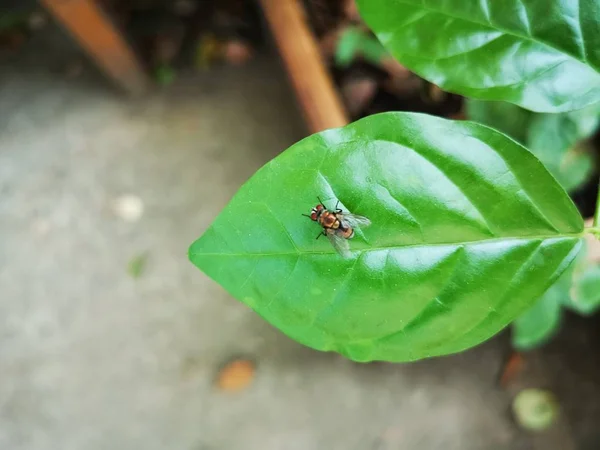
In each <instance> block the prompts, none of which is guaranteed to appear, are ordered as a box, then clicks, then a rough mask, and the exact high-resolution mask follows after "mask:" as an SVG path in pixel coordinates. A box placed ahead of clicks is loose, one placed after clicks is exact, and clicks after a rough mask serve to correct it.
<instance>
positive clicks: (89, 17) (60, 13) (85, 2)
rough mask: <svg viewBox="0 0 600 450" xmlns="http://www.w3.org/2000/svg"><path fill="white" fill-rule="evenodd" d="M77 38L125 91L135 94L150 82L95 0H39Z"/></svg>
mask: <svg viewBox="0 0 600 450" xmlns="http://www.w3.org/2000/svg"><path fill="white" fill-rule="evenodd" d="M41 2H42V3H43V4H44V5H45V6H46V8H47V9H48V11H50V13H51V14H53V15H54V16H55V17H56V19H57V20H58V21H59V22H60V23H61V24H62V25H63V26H64V27H65V28H66V29H67V30H68V31H69V32H70V33H71V34H72V35H73V36H74V37H75V39H77V41H78V42H79V44H80V45H81V46H82V47H83V48H84V49H85V50H86V51H87V53H89V54H90V56H91V57H92V58H93V59H94V60H95V61H96V63H97V64H98V65H99V66H100V68H101V69H102V70H103V71H104V72H105V73H106V74H107V75H109V76H110V77H111V78H112V79H113V80H114V81H116V82H117V83H118V84H119V85H120V86H121V87H123V88H124V89H126V90H127V91H129V92H131V93H134V94H138V93H141V92H143V91H144V90H145V88H146V87H147V86H148V84H149V79H148V77H147V76H146V74H145V72H144V70H143V69H142V66H141V65H140V63H139V62H138V61H137V59H136V57H135V55H134V53H133V52H132V51H131V49H130V48H129V46H128V45H127V43H126V42H125V39H123V36H121V34H120V33H119V31H118V30H117V28H116V27H115V25H114V24H113V23H112V22H111V21H110V19H109V18H108V17H107V16H106V14H105V13H104V12H103V11H102V10H101V8H100V7H99V6H98V5H97V4H96V2H95V1H94V0H41Z"/></svg>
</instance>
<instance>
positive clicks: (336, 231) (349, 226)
mask: <svg viewBox="0 0 600 450" xmlns="http://www.w3.org/2000/svg"><path fill="white" fill-rule="evenodd" d="M338 205H339V201H338V202H337V204H336V205H335V209H334V210H333V211H330V210H328V209H327V208H326V207H325V205H324V204H323V202H321V199H319V204H318V205H316V206H315V207H314V208H312V209H311V211H310V216H309V215H306V214H303V215H304V216H306V217H309V218H310V219H311V220H312V221H314V222H317V223H318V224H319V225H321V227H323V230H322V231H321V233H319V235H318V236H317V239H319V238H320V237H321V236H327V238H328V239H329V241H330V242H331V244H332V245H333V247H334V248H335V250H336V251H337V252H338V253H340V254H341V255H342V256H344V257H348V256H350V246H349V244H348V239H352V238H353V237H354V230H355V228H357V227H368V226H369V225H371V221H370V220H369V219H367V218H366V217H363V216H359V215H356V214H351V213H347V212H344V211H342V210H341V209H340V208H338Z"/></svg>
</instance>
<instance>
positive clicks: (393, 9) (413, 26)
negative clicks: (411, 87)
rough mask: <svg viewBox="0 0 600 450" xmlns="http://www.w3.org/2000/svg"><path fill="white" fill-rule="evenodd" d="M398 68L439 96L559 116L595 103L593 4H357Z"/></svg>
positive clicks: (364, 0)
mask: <svg viewBox="0 0 600 450" xmlns="http://www.w3.org/2000/svg"><path fill="white" fill-rule="evenodd" d="M357 3H358V5H359V9H360V12H361V15H362V17H363V19H364V20H365V21H366V23H367V24H368V25H369V26H370V27H371V29H372V30H373V31H374V32H375V33H376V34H377V36H378V38H379V40H380V41H381V42H382V43H383V45H384V46H385V47H387V48H388V49H389V50H390V52H391V53H392V55H393V56H394V57H395V58H396V59H398V60H399V61H400V62H401V63H402V64H403V65H405V66H406V67H408V68H409V69H411V70H413V71H414V72H415V73H417V74H418V75H420V76H422V77H423V78H426V79H427V80H429V81H431V82H433V83H435V84H437V85H439V86H440V87H442V88H443V89H444V90H447V91H450V92H456V93H459V94H462V95H465V96H468V97H473V98H480V99H486V100H504V101H508V102H511V103H515V104H518V105H521V106H523V107H524V108H526V109H529V110H532V111H541V112H559V111H569V110H574V109H579V108H583V107H584V106H586V105H590V104H592V103H596V102H598V101H600V20H599V17H600V0H581V1H568V0H518V1H517V0H503V1H465V0H358V1H357Z"/></svg>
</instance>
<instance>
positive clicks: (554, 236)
mask: <svg viewBox="0 0 600 450" xmlns="http://www.w3.org/2000/svg"><path fill="white" fill-rule="evenodd" d="M584 234H585V232H584V231H582V232H580V233H562V234H549V235H534V236H519V237H501V238H493V239H479V240H473V241H463V242H436V243H432V244H408V245H390V246H386V247H370V248H368V249H357V250H354V251H352V253H359V254H363V253H369V252H377V251H382V250H393V249H406V248H418V247H448V246H459V245H472V244H481V243H486V244H487V243H493V242H502V241H531V240H533V241H535V240H549V239H561V238H577V239H581V238H583V237H584ZM335 254H337V252H336V251H335V250H334V249H332V250H331V251H327V252H323V251H303V252H299V251H288V252H268V253H251V252H246V253H225V252H221V253H202V252H193V253H192V252H190V254H189V256H190V257H194V256H223V257H225V256H228V257H240V256H291V255H335Z"/></svg>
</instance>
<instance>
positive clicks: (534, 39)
mask: <svg viewBox="0 0 600 450" xmlns="http://www.w3.org/2000/svg"><path fill="white" fill-rule="evenodd" d="M367 1H368V0H367ZM395 2H396V3H399V4H401V5H406V6H412V7H414V8H421V9H424V10H426V11H429V12H432V13H436V14H440V15H443V16H447V17H450V18H452V19H457V20H463V21H465V22H470V23H473V24H476V25H480V26H482V27H486V28H489V29H491V30H497V31H501V32H503V33H505V34H507V35H510V36H514V37H517V38H521V39H523V40H527V41H531V42H535V43H537V44H543V45H545V46H547V47H549V48H551V49H553V50H555V51H557V52H559V53H561V54H564V55H568V56H570V57H571V58H573V59H574V60H576V61H579V62H580V63H582V64H585V65H586V66H588V67H591V68H592V69H594V71H595V72H597V73H600V70H599V69H600V68H598V67H596V66H593V65H592V64H591V63H590V61H589V60H587V59H581V58H580V57H579V55H574V54H572V53H570V52H568V51H566V50H564V49H561V48H558V47H556V44H554V43H550V42H547V41H545V40H542V39H539V38H538V37H537V36H532V35H526V34H521V33H518V32H516V31H514V30H509V29H507V28H504V27H500V26H498V25H496V24H493V23H491V22H488V23H485V22H481V21H479V20H475V19H473V18H472V17H463V16H458V15H453V14H450V13H448V12H447V11H442V10H439V9H435V8H431V7H430V6H425V5H416V4H415V3H411V2H406V1H402V0H395ZM578 47H580V46H579V45H578ZM580 48H581V47H580ZM583 50H584V53H585V49H583Z"/></svg>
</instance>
